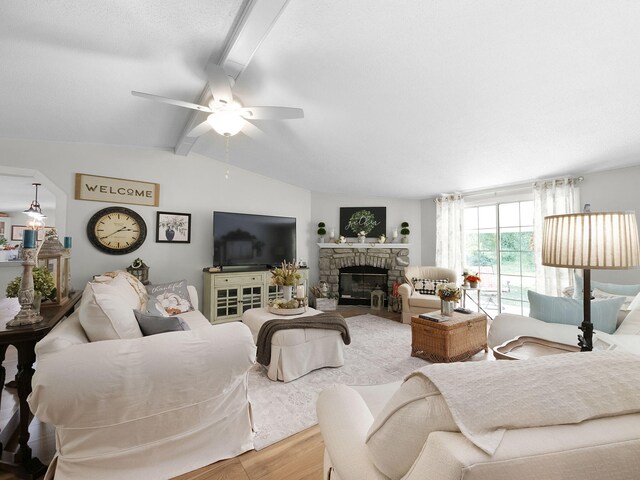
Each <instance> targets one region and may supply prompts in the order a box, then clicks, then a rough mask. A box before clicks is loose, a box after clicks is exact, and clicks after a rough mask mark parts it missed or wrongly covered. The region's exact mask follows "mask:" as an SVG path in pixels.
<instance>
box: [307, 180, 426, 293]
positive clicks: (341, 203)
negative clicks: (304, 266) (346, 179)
mask: <svg viewBox="0 0 640 480" xmlns="http://www.w3.org/2000/svg"><path fill="white" fill-rule="evenodd" d="M340 207H387V237H388V238H387V241H391V233H392V231H393V229H394V227H397V228H398V233H399V232H400V224H401V223H402V222H408V223H409V230H410V231H411V235H410V243H409V245H408V248H409V258H410V260H411V262H412V263H416V262H419V261H420V259H421V258H422V246H421V240H420V236H421V231H422V227H421V216H420V200H405V199H397V198H388V197H374V196H371V197H359V196H354V195H336V194H328V193H317V192H312V193H311V219H310V221H309V223H308V225H307V227H306V228H307V232H309V235H310V237H311V240H310V242H309V246H310V248H309V256H308V259H307V262H308V264H309V267H310V272H309V284H310V285H314V284H316V283H317V282H318V258H319V256H318V253H319V249H318V245H317V241H318V234H317V233H316V232H317V230H318V223H319V222H324V223H325V224H326V229H327V235H326V236H325V241H327V242H328V241H329V232H330V231H331V229H332V228H333V229H335V231H336V236H337V235H339V226H340ZM399 241H400V239H399V238H398V242H399ZM301 258H302V257H301Z"/></svg>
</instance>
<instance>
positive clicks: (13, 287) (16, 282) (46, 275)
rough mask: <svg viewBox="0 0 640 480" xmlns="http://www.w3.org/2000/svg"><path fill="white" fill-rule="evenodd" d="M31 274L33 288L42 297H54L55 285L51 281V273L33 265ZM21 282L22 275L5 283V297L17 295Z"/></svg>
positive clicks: (53, 298)
mask: <svg viewBox="0 0 640 480" xmlns="http://www.w3.org/2000/svg"><path fill="white" fill-rule="evenodd" d="M32 274H33V290H34V291H35V292H36V293H39V294H40V295H41V296H42V298H45V299H47V300H55V299H56V294H57V291H56V286H55V283H54V281H53V275H52V274H51V272H50V271H49V270H47V269H46V268H45V267H35V268H34V269H33V270H32ZM21 283H22V276H20V277H16V278H14V279H13V280H11V281H10V282H9V285H7V290H6V294H7V297H9V298H11V297H17V296H18V292H19V291H20V284H21Z"/></svg>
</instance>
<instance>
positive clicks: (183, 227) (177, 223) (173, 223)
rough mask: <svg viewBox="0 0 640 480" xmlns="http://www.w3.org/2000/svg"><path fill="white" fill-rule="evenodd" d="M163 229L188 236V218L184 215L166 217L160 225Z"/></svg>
mask: <svg viewBox="0 0 640 480" xmlns="http://www.w3.org/2000/svg"><path fill="white" fill-rule="evenodd" d="M158 225H160V226H161V227H162V228H168V229H169V230H175V231H176V232H178V233H180V234H182V235H186V233H187V217H185V216H184V215H170V216H167V217H165V218H164V219H163V220H162V221H160V222H159V223H158Z"/></svg>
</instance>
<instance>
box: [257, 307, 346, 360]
mask: <svg viewBox="0 0 640 480" xmlns="http://www.w3.org/2000/svg"><path fill="white" fill-rule="evenodd" d="M293 328H317V329H320V330H337V331H339V332H340V335H342V341H343V342H344V344H345V345H349V344H350V343H351V337H350V336H349V327H348V326H347V322H345V321H344V318H343V317H342V315H340V314H339V313H335V312H326V313H319V314H318V315H311V316H310V317H299V318H274V319H273V320H267V321H266V322H264V323H263V324H262V327H260V331H259V332H258V340H257V341H256V346H257V347H258V353H257V354H256V360H257V361H258V363H261V364H262V365H265V366H267V365H269V363H271V337H273V334H274V333H276V332H279V331H280V330H290V329H293Z"/></svg>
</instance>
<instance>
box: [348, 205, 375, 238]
mask: <svg viewBox="0 0 640 480" xmlns="http://www.w3.org/2000/svg"><path fill="white" fill-rule="evenodd" d="M386 229H387V207H340V235H344V236H345V237H357V236H358V233H360V232H364V233H365V236H367V237H378V236H379V235H382V234H383V233H384V234H385V235H386V233H387V232H386Z"/></svg>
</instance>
